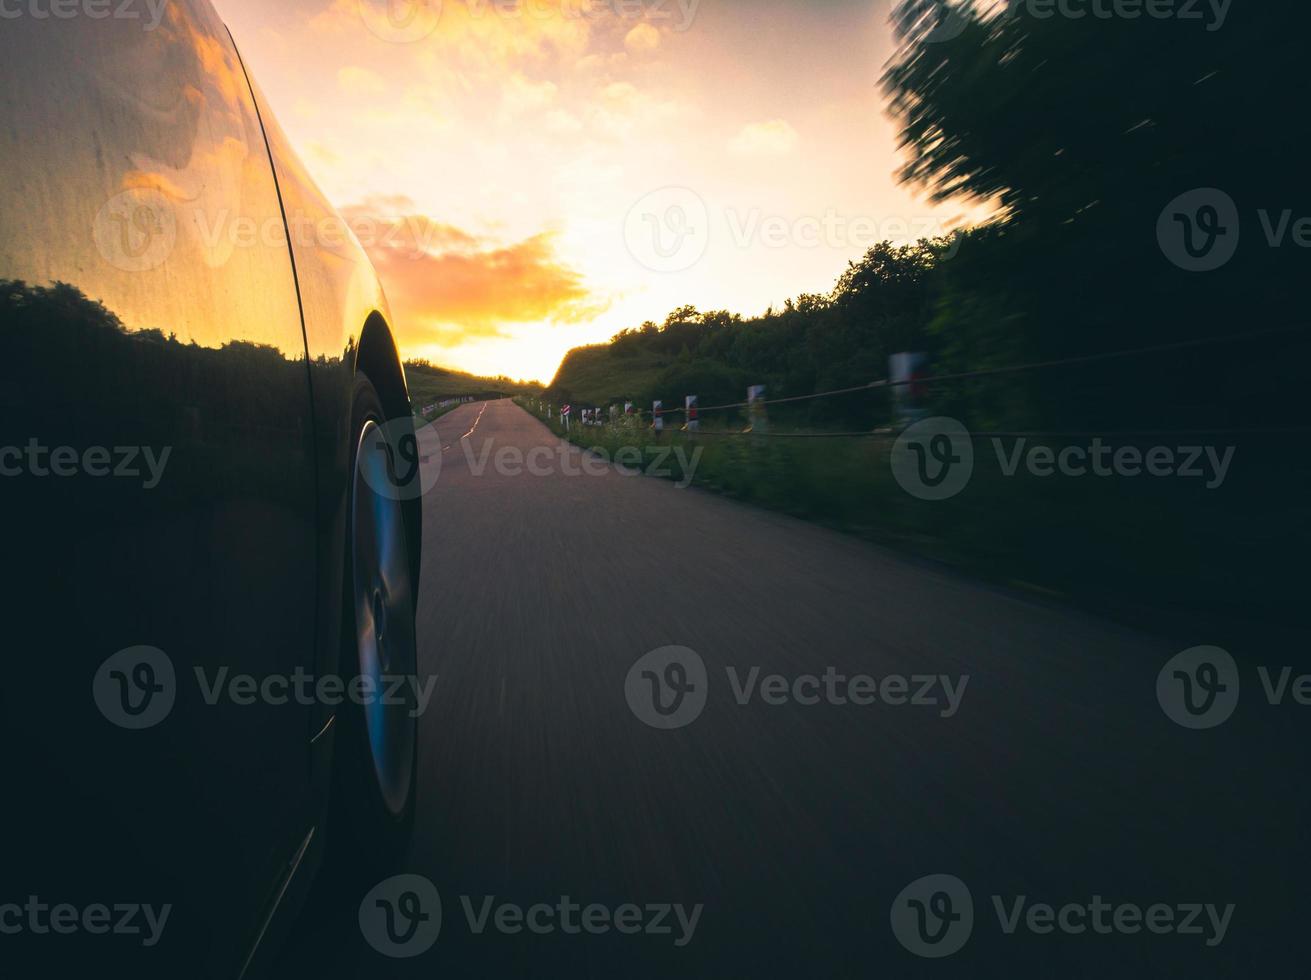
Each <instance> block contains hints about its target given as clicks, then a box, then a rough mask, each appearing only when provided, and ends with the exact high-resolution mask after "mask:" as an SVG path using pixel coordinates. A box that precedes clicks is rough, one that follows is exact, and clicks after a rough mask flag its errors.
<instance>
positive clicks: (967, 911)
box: [891, 874, 1236, 959]
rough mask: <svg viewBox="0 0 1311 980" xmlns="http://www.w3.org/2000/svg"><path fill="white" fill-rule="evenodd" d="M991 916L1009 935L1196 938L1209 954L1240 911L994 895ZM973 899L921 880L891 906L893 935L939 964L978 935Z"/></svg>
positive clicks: (932, 879)
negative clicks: (994, 917)
mask: <svg viewBox="0 0 1311 980" xmlns="http://www.w3.org/2000/svg"><path fill="white" fill-rule="evenodd" d="M991 900H992V901H991V904H992V908H993V912H994V913H995V915H996V918H997V926H998V928H999V929H1000V931H1001V934H1002V935H1004V936H1014V935H1016V934H1017V933H1029V934H1031V935H1035V936H1045V935H1049V934H1052V933H1057V932H1059V933H1064V934H1065V935H1070V936H1080V935H1089V936H1111V935H1129V936H1132V935H1137V934H1139V933H1148V934H1152V935H1157V936H1167V935H1176V936H1183V937H1196V938H1199V939H1200V940H1201V941H1202V943H1203V944H1204V945H1205V946H1207V947H1208V948H1214V947H1216V946H1219V945H1220V944H1221V943H1222V942H1224V939H1225V936H1226V935H1228V933H1229V927H1230V925H1231V923H1232V921H1233V916H1234V910H1235V908H1236V906H1235V905H1234V904H1233V903H1232V902H1230V903H1228V904H1225V905H1217V904H1215V903H1211V902H1205V903H1203V902H1183V903H1167V902H1152V903H1149V904H1145V905H1144V904H1139V903H1136V902H1108V901H1106V900H1105V899H1104V898H1103V897H1102V896H1101V895H1092V896H1091V897H1090V898H1088V899H1086V900H1085V899H1076V900H1073V901H1064V902H1061V903H1059V904H1056V903H1051V902H1045V901H1040V902H1031V901H1030V898H1029V896H1028V895H1013V896H1003V895H993V896H991ZM975 922H976V919H975V909H974V899H973V897H972V896H971V894H970V890H969V888H968V887H966V885H965V883H964V882H963V881H961V880H960V879H959V878H957V877H955V876H954V875H947V874H933V875H926V876H924V877H923V878H919V879H917V880H915V881H913V882H911V883H910V884H909V885H907V886H906V887H905V888H903V889H902V890H901V892H900V894H898V895H897V897H896V898H895V899H894V900H893V902H892V909H891V924H892V932H893V934H894V935H895V936H896V937H897V941H898V942H900V943H901V945H902V946H904V947H905V948H906V949H907V950H909V951H910V952H912V953H914V954H915V955H916V956H922V957H925V958H928V959H940V958H942V957H944V956H950V955H952V954H953V953H956V952H959V951H960V950H961V949H962V948H963V947H964V946H965V944H966V942H968V941H969V938H970V935H971V934H972V933H973V931H974V928H975Z"/></svg>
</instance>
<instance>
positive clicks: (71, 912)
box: [0, 895, 173, 948]
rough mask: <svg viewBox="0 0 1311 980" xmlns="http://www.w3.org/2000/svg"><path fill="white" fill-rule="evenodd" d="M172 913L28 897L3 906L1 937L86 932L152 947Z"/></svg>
mask: <svg viewBox="0 0 1311 980" xmlns="http://www.w3.org/2000/svg"><path fill="white" fill-rule="evenodd" d="M172 911H173V906H172V905H171V904H165V905H161V906H160V907H159V908H155V906H153V905H144V904H141V903H139V902H116V903H114V904H112V905H109V904H102V903H98V902H95V903H92V904H90V905H84V906H77V905H72V904H69V903H67V902H60V903H58V904H54V905H52V904H50V903H47V902H43V901H41V899H40V898H39V897H38V896H36V895H28V896H27V901H26V902H24V903H23V904H22V905H19V904H18V903H17V902H8V903H6V904H4V905H0V935H3V936H16V935H19V934H21V933H30V934H32V935H35V936H45V935H51V934H53V935H56V936H71V935H73V934H75V933H79V932H84V933H86V934H87V935H90V936H105V935H113V936H141V945H142V946H145V947H147V948H148V947H151V946H154V945H155V944H156V943H158V942H159V940H160V937H161V936H162V935H163V934H164V926H165V925H166V924H167V923H168V917H169V915H170V914H171V913H172Z"/></svg>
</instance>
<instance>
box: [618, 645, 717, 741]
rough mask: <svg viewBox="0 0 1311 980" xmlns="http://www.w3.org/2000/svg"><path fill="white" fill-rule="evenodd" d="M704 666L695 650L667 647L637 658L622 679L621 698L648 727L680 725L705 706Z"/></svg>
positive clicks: (679, 726) (705, 683)
mask: <svg viewBox="0 0 1311 980" xmlns="http://www.w3.org/2000/svg"><path fill="white" fill-rule="evenodd" d="M707 693H708V690H707V678H706V665H705V661H703V660H702V659H701V657H700V655H699V654H697V652H696V651H695V650H692V649H690V648H688V647H680V646H667V647H661V648H660V649H658V650H652V651H651V652H650V653H648V654H646V655H645V656H643V657H641V658H639V659H638V661H637V663H635V664H633V666H632V667H631V668H629V671H628V676H627V677H626V678H625V679H624V697H625V698H626V699H627V700H628V707H629V708H630V709H631V710H632V712H633V714H634V715H636V716H637V717H638V719H639V720H641V721H642V722H644V723H645V724H647V725H650V726H651V727H652V728H660V729H666V730H667V729H672V728H684V727H686V726H688V725H690V724H692V722H694V721H696V719H697V718H698V717H699V716H700V714H701V712H702V710H704V708H705V706H706V697H707Z"/></svg>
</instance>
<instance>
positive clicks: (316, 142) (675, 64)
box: [215, 0, 976, 381]
mask: <svg viewBox="0 0 1311 980" xmlns="http://www.w3.org/2000/svg"><path fill="white" fill-rule="evenodd" d="M215 6H216V7H217V8H218V10H219V13H220V14H221V15H222V16H223V18H224V20H225V21H226V22H227V24H228V27H229V28H230V30H231V31H232V34H233V36H234V37H235V38H236V41H237V45H238V47H239V48H240V49H241V52H242V56H243V58H244V59H245V61H246V63H247V67H248V68H249V69H250V70H251V72H252V73H253V74H254V76H255V77H256V78H257V79H258V81H259V84H260V86H261V88H262V89H263V90H264V93H265V95H266V96H267V98H268V101H269V102H270V104H271V105H272V107H273V110H274V112H275V114H276V115H277V117H278V119H279V121H280V122H281V123H282V126H283V128H284V129H285V130H286V132H287V134H288V136H289V137H290V139H291V141H292V143H293V145H294V146H295V147H296V148H297V149H298V151H299V152H300V155H301V157H302V158H303V160H304V162H305V165H306V167H307V168H308V170H309V171H310V173H311V174H312V175H313V176H314V178H315V180H316V181H317V182H318V184H319V186H320V187H321V188H322V189H323V191H324V192H325V193H326V195H327V196H328V198H329V200H331V201H332V202H333V204H335V205H336V206H337V208H338V209H339V210H340V211H341V212H342V214H343V215H345V216H346V217H347V218H348V220H350V221H351V223H352V225H353V226H354V227H355V228H356V229H357V234H358V235H359V237H360V239H361V242H362V244H364V246H365V248H366V249H367V251H368V252H369V254H370V257H371V258H372V259H373V262H374V265H375V267H376V268H377V270H378V273H379V276H380V277H381V279H382V282H383V287H384V289H385V290H386V293H387V296H388V300H389V303H390V305H391V308H392V314H393V319H394V321H395V323H394V324H393V326H394V329H395V331H396V333H397V336H398V342H399V343H400V346H401V348H402V354H403V356H404V357H405V358H406V359H411V358H426V359H428V360H430V361H432V362H433V363H435V364H441V365H444V366H448V367H454V368H458V369H460V370H465V371H471V372H474V373H477V374H484V375H508V376H510V377H514V378H521V379H524V380H540V381H549V380H550V379H551V377H552V376H553V375H554V373H555V370H556V368H557V367H558V365H559V363H560V360H561V359H562V358H563V356H564V354H565V353H566V352H567V351H568V350H569V349H571V348H573V347H577V346H580V345H582V344H589V343H597V342H603V341H605V340H608V339H609V338H610V337H611V336H613V335H614V334H615V333H617V332H618V331H619V330H621V329H624V328H626V327H638V326H641V325H642V323H643V322H645V321H647V320H653V321H656V322H657V323H659V322H662V321H663V320H664V319H665V316H666V315H667V314H668V313H669V312H670V311H671V310H674V309H676V308H679V307H682V306H685V305H688V304H690V305H693V306H695V307H697V308H698V309H701V310H718V309H726V310H729V311H731V312H735V313H741V314H743V315H744V316H751V315H756V314H759V313H762V312H764V311H765V309H766V308H768V307H769V306H771V305H772V306H775V307H778V306H781V305H782V303H783V301H784V300H785V299H787V298H789V297H794V296H796V295H798V294H800V293H804V292H809V293H826V292H828V290H829V289H831V288H832V286H833V284H834V282H835V281H836V279H837V277H838V276H839V275H840V274H841V272H842V270H843V269H844V268H845V267H846V264H847V262H848V261H851V260H855V259H858V258H859V257H860V256H861V255H862V254H863V253H864V252H865V251H866V249H867V248H868V247H869V246H870V245H872V244H874V243H875V242H876V241H880V240H882V239H884V238H887V239H892V240H893V241H898V242H902V241H913V240H915V239H916V238H919V237H923V236H926V235H933V234H943V233H945V232H946V231H948V230H950V229H952V228H955V227H958V226H959V225H960V224H961V223H962V220H963V219H966V218H972V217H976V216H973V215H970V214H968V213H966V212H964V211H963V209H962V208H961V206H960V205H951V204H947V205H933V204H930V203H929V202H928V201H927V200H926V199H925V198H924V197H923V196H922V195H920V194H917V193H916V192H914V191H913V189H911V188H907V187H903V186H901V185H899V184H898V183H897V181H896V178H895V172H896V170H897V168H898V166H899V162H900V160H899V156H898V152H897V138H896V136H897V132H896V126H895V124H894V122H893V121H892V120H890V119H889V118H888V117H887V116H886V114H885V112H884V104H885V98H884V96H883V93H882V91H881V88H880V85H879V78H880V76H881V74H882V70H883V66H884V64H885V63H886V61H887V59H888V57H889V56H890V54H891V52H892V50H893V41H892V32H891V27H890V24H889V22H888V3H887V2H885V0H805V2H801V0H519V2H514V0H440V2H439V0H279V2H278V3H270V2H269V0H215Z"/></svg>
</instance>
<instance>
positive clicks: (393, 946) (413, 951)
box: [359, 874, 442, 959]
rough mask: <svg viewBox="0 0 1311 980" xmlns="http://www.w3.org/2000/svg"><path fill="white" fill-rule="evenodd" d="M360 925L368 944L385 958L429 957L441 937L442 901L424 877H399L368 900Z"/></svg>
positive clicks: (379, 886)
mask: <svg viewBox="0 0 1311 980" xmlns="http://www.w3.org/2000/svg"><path fill="white" fill-rule="evenodd" d="M359 921H360V932H361V933H362V934H363V936H364V940H365V942H367V943H368V944H369V945H370V946H372V947H373V948H374V949H376V950H377V951H378V952H379V953H381V954H382V955H383V956H389V957H391V958H393V959H410V958H412V957H415V956H421V955H423V954H424V953H426V952H427V951H428V950H429V949H431V948H432V945H433V943H435V942H436V941H437V937H438V936H439V935H441V931H442V899H441V896H440V895H438V894H437V886H436V885H434V884H433V883H432V882H431V881H429V880H428V879H427V878H425V877H423V876H422V875H415V874H403V875H396V876H394V877H391V878H388V879H387V880H386V881H383V882H380V883H379V884H377V885H375V886H374V887H373V888H372V889H371V890H370V891H369V893H368V894H367V895H365V896H364V901H362V902H360V914H359Z"/></svg>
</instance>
